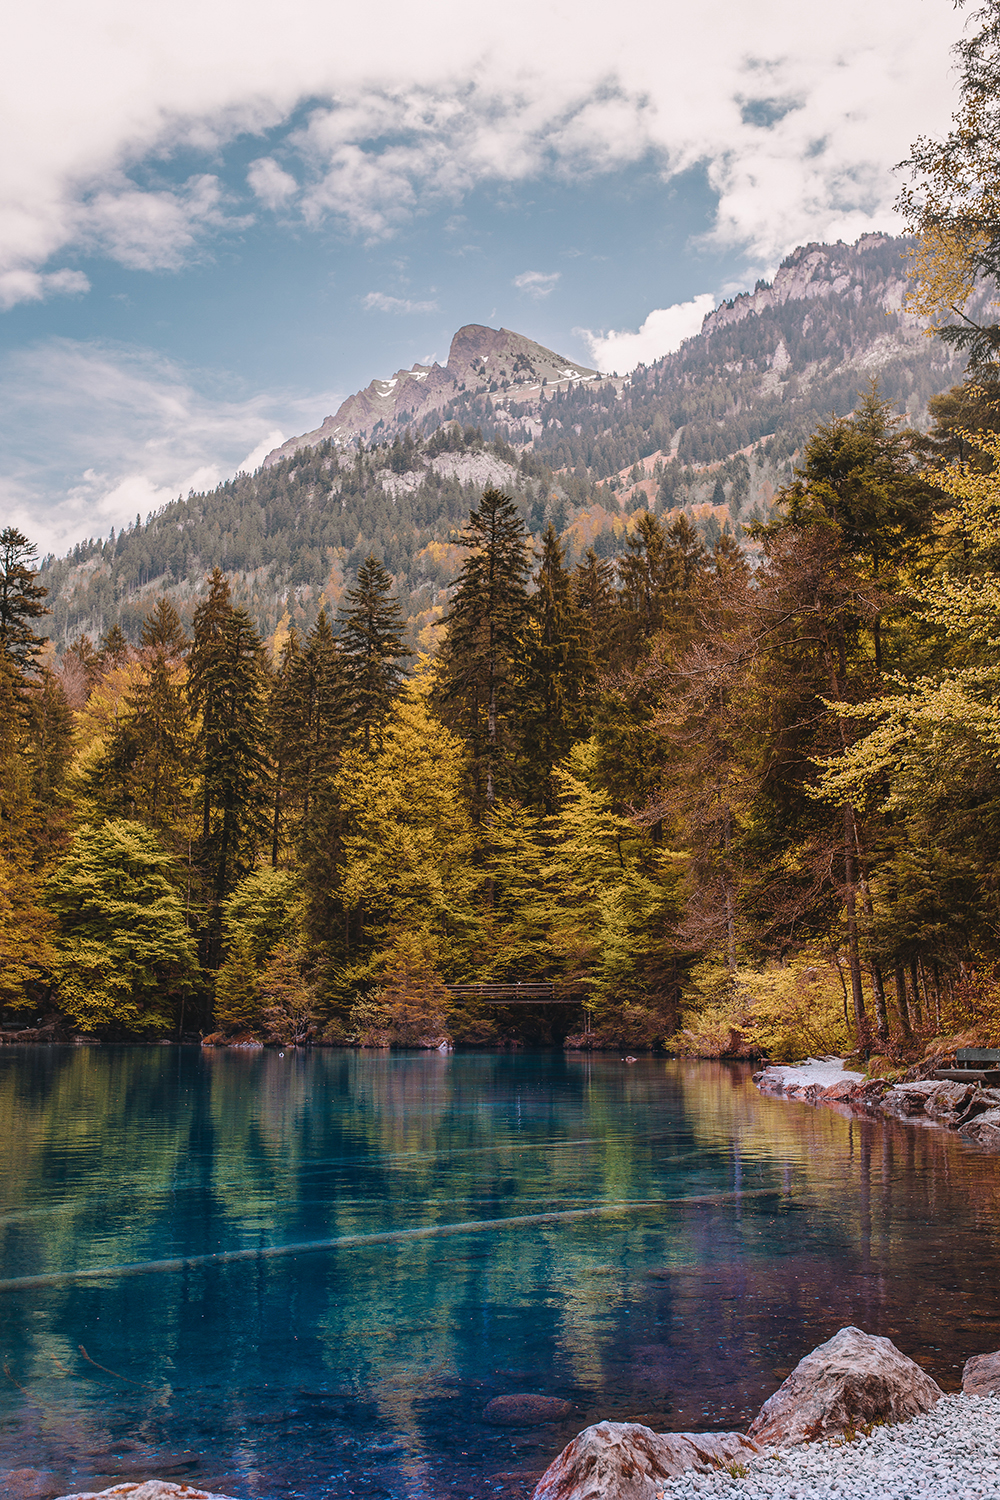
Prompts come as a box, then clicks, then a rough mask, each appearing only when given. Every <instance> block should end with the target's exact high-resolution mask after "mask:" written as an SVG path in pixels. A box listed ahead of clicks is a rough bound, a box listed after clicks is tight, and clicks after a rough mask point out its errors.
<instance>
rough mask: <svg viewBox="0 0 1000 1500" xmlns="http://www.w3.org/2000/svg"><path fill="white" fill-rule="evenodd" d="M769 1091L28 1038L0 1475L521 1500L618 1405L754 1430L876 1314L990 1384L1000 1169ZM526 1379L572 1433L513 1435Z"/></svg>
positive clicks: (17, 1137)
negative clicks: (834, 1340) (500, 1399)
mask: <svg viewBox="0 0 1000 1500" xmlns="http://www.w3.org/2000/svg"><path fill="white" fill-rule="evenodd" d="M750 1071H751V1070H750V1069H749V1068H748V1067H745V1066H741V1065H732V1066H727V1065H723V1064H713V1063H697V1062H684V1061H674V1060H665V1059H654V1058H642V1059H640V1060H639V1061H638V1062H637V1063H635V1064H630V1065H627V1064H625V1063H624V1062H622V1061H621V1060H619V1059H618V1058H617V1057H603V1056H599V1057H587V1056H582V1055H567V1056H563V1055H560V1054H551V1053H545V1054H524V1053H490V1054H482V1053H459V1054H452V1055H450V1056H439V1055H438V1054H430V1055H428V1054H423V1053H403V1052H393V1053H382V1052H375V1053H371V1052H367V1053H364V1052H344V1051H317V1052H295V1051H288V1052H286V1053H285V1054H284V1055H281V1054H279V1053H277V1052H273V1051H268V1052H259V1051H257V1052H238V1051H224V1050H206V1051H204V1052H202V1051H201V1050H200V1049H198V1048H190V1047H166V1046H164V1047H133V1048H127V1047H122V1048H107V1049H105V1048H18V1047H5V1048H3V1049H2V1050H0V1119H2V1129H3V1133H4V1138H5V1141H6V1151H5V1153H4V1163H3V1166H2V1182H3V1192H2V1199H0V1233H2V1247H3V1255H2V1266H0V1277H2V1280H0V1355H2V1369H3V1380H2V1383H0V1390H2V1395H0V1468H21V1467H24V1466H30V1467H33V1468H36V1469H40V1470H44V1471H46V1472H47V1474H48V1475H49V1476H50V1477H49V1479H48V1480H47V1487H48V1489H49V1490H50V1492H51V1493H52V1494H57V1493H63V1492H65V1491H69V1490H83V1489H100V1488H102V1487H104V1486H107V1485H110V1484H112V1483H115V1482H118V1481H121V1480H123V1479H130V1478H140V1477H146V1476H152V1475H156V1476H160V1477H166V1478H174V1479H177V1480H184V1481H187V1482H189V1483H191V1484H195V1485H197V1486H199V1487H200V1488H204V1489H213V1490H218V1491H221V1492H223V1493H227V1494H231V1495H235V1496H247V1497H256V1496H261V1497H266V1496H274V1497H277V1500H282V1497H292V1496H304V1497H309V1500H313V1497H315V1500H320V1497H322V1496H337V1497H339V1496H358V1497H360V1496H381V1495H392V1496H406V1497H412V1500H424V1497H427V1500H430V1497H434V1500H438V1497H456V1500H458V1497H462V1500H465V1497H468V1496H474V1497H476V1500H478V1497H480V1496H489V1495H499V1496H507V1497H521V1496H525V1495H528V1494H530V1491H531V1488H532V1487H533V1483H534V1478H535V1476H537V1474H538V1473H540V1471H541V1470H542V1469H543V1468H544V1467H545V1465H546V1464H547V1463H548V1462H549V1460H550V1459H551V1458H552V1457H553V1456H554V1455H555V1454H556V1453H557V1452H558V1451H559V1449H560V1448H561V1447H562V1446H563V1444H564V1443H565V1442H567V1441H568V1440H569V1439H570V1438H571V1437H572V1436H573V1434H574V1433H576V1432H577V1431H578V1430H579V1429H580V1428H581V1427H583V1426H585V1425H586V1424H587V1423H589V1422H593V1421H597V1420H600V1419H601V1418H604V1417H607V1418H614V1419H619V1420H622V1419H633V1420H639V1421H642V1422H645V1423H647V1424H648V1425H649V1426H651V1427H654V1428H656V1429H657V1430H661V1431H667V1430H671V1429H673V1430H684V1429H693V1428H694V1429H696V1428H716V1429H721V1428H729V1427H734V1426H740V1425H743V1424H745V1423H746V1422H748V1421H749V1420H750V1418H751V1417H752V1416H753V1415H754V1414H755V1413H756V1411H757V1409H758V1407H759V1406H760V1404H761V1402H762V1401H763V1400H764V1399H765V1397H766V1396H768V1395H769V1394H770V1393H771V1392H772V1391H773V1390H774V1389H775V1387H776V1386H777V1385H778V1384H779V1383H780V1381H781V1380H782V1379H783V1378H784V1376H785V1375H786V1374H787V1373H788V1371H789V1370H790V1369H791V1368H792V1366H793V1365H794V1364H795V1363H796V1361H797V1360H798V1359H799V1358H800V1357H801V1356H802V1355H803V1354H805V1353H806V1352H807V1351H808V1350H809V1349H811V1348H813V1347H814V1346H815V1345H816V1344H818V1343H820V1342H821V1341H822V1340H824V1339H826V1338H828V1337H829V1336H830V1335H831V1334H832V1333H834V1332H835V1331H836V1330H837V1328H839V1327H841V1326H842V1325H843V1324H845V1323H856V1324H858V1325H859V1326H860V1327H862V1328H864V1329H866V1330H867V1331H869V1332H871V1333H882V1334H887V1335H889V1337H891V1338H892V1339H893V1340H894V1341H895V1342H896V1343H897V1344H898V1345H899V1346H900V1348H902V1349H903V1350H904V1351H905V1352H906V1353H907V1354H910V1355H912V1357H913V1358H915V1359H916V1360H917V1361H918V1362H919V1363H921V1364H922V1365H923V1366H924V1367H925V1368H926V1369H928V1370H929V1371H930V1372H931V1373H932V1374H933V1375H934V1376H935V1377H936V1378H937V1379H938V1381H939V1382H940V1383H941V1384H942V1385H943V1386H944V1387H945V1388H946V1389H957V1388H958V1385H959V1383H960V1372H961V1366H962V1363H963V1361H964V1359H965V1358H966V1357H967V1356H968V1355H970V1354H976V1353H981V1352H983V1351H985V1350H989V1349H996V1348H1000V1275H998V1273H1000V1159H998V1158H996V1157H990V1156H985V1155H981V1154H979V1153H978V1152H977V1151H976V1150H975V1149H974V1148H972V1147H970V1146H966V1145H965V1144H963V1143H962V1142H960V1141H959V1140H958V1139H957V1138H955V1137H954V1136H951V1135H949V1134H948V1133H946V1132H944V1131H935V1130H930V1129H927V1128H920V1127H918V1126H911V1125H905V1124H901V1123H894V1122H883V1121H874V1120H871V1121H869V1120H860V1119H848V1118H844V1117H842V1116H841V1115H840V1114H838V1113H837V1112H835V1111H834V1110H831V1109H820V1110H815V1109H812V1108H810V1107H809V1106H807V1105H803V1104H798V1103H788V1102H782V1101H779V1100H771V1099H765V1098H762V1097H761V1096H760V1095H759V1094H758V1093H757V1091H756V1090H755V1089H754V1087H753V1085H752V1082H751V1079H750ZM87 1273H93V1274H87ZM518 1392H537V1393H541V1394H544V1395H552V1396H558V1397H562V1398H564V1399H565V1400H567V1401H568V1402H570V1403H571V1404H572V1411H571V1414H570V1415H569V1416H568V1417H567V1418H566V1419H565V1420H564V1421H560V1422H558V1423H554V1424H550V1425H548V1426H542V1427H536V1428H501V1427H494V1426H491V1425H490V1424H489V1423H488V1422H487V1421H486V1420H485V1419H484V1416H483V1411H484V1408H485V1407H486V1405H487V1403H488V1402H489V1401H490V1400H491V1399H492V1398H493V1397H494V1396H498V1395H505V1394H510V1393H518ZM42 1487H43V1488H44V1487H45V1485H43V1486H42Z"/></svg>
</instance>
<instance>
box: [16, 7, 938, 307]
mask: <svg viewBox="0 0 1000 1500" xmlns="http://www.w3.org/2000/svg"><path fill="white" fill-rule="evenodd" d="M963 18H964V17H963V13H962V12H959V13H958V14H956V13H955V11H954V9H953V7H952V5H951V0H884V3H883V4H881V5H879V6H873V5H871V4H870V0H842V3H840V4H839V5H836V6H827V7H825V8H820V9H817V8H816V7H815V6H803V5H802V4H801V0H756V3H755V4H754V5H747V4H745V3H742V0H702V4H700V5H699V6H697V7H694V6H691V5H689V4H687V3H685V4H683V5H682V4H681V3H680V0H664V3H662V4H661V5H658V6H655V7H654V6H651V5H650V4H649V0H620V3H619V4H618V5H615V6H613V7H608V6H607V5H606V4H604V3H603V0H579V4H578V5H577V7H576V9H575V11H574V15H573V23H572V25H571V26H570V25H567V22H566V13H565V9H564V7H563V6H561V5H557V4H555V3H551V0H550V3H549V4H548V5H544V4H543V5H541V6H540V5H539V4H538V3H537V0H509V3H508V4H507V5H506V6H504V8H503V10H502V12H500V11H497V10H496V8H495V7H494V8H489V7H485V8H483V7H480V8H479V9H478V10H472V11H470V10H469V7H468V6H467V4H465V3H464V0H434V3H433V6H432V15H431V20H432V21H433V24H428V19H429V18H428V13H427V11H426V9H423V10H422V9H420V8H419V7H414V6H413V5H412V3H411V0H382V4H381V5H380V8H379V11H378V24H372V20H371V14H370V12H367V11H365V10H364V9H363V8H355V9H354V10H353V11H351V10H350V9H349V8H346V7H344V6H340V5H330V4H329V3H328V0H284V4H283V6H282V12H281V22H280V25H276V24H275V12H274V6H273V3H271V0H245V3H244V4H243V5H242V6H241V7H240V12H239V20H238V24H234V23H233V10H232V5H231V3H230V0H173V3H172V4H171V5H170V6H136V5H135V3H134V0H93V3H91V4H89V5H86V6H80V5H79V4H74V3H72V0H39V3H37V4H35V5H32V6H21V7H19V8H17V10H16V12H15V13H14V14H13V16H12V17H11V18H10V19H9V21H8V24H7V27H6V30H5V36H4V51H3V56H2V59H0V97H2V98H3V100H4V128H3V130H2V131H0V274H7V275H10V274H11V273H15V274H16V275H21V276H23V277H24V279H22V280H21V281H17V280H15V281H9V282H7V283H6V286H7V295H8V296H12V295H14V293H16V291H17V289H18V288H19V287H20V288H22V289H23V295H24V296H26V297H37V296H38V295H45V289H46V283H44V282H43V283H38V282H36V281H33V280H32V279H31V277H32V275H33V274H36V273H38V274H43V275H44V274H53V273H55V274H58V273H59V272H60V270H61V269H62V267H60V266H59V265H53V260H54V259H55V258H56V257H60V256H62V257H67V256H70V255H72V254H73V253H74V252H75V251H76V250H77V249H79V248H85V249H87V250H88V251H89V252H91V253H93V252H94V251H97V252H100V253H103V254H106V255H109V256H111V257H113V258H115V259H117V260H119V261H122V262H123V263H124V264H126V265H129V266H137V267H150V268H153V267H156V268H163V267H167V268H169V267H173V266H176V265H178V264H180V263H181V262H182V261H183V260H184V259H185V258H186V257H189V256H191V255H192V254H194V253H197V248H198V246H199V245H200V244H201V243H202V242H203V241H204V239H205V237H206V236H211V235H212V234H214V233H218V232H219V231H220V230H223V229H224V228H225V226H226V224H227V223H229V222H231V221H230V220H229V218H228V217H227V214H228V212H229V210H227V209H226V207H225V205H224V203H223V201H222V198H221V196H220V193H219V190H218V184H217V181H216V175H215V174H216V173H217V172H218V171H219V170H220V168H219V165H218V163H219V159H220V153H224V151H225V148H226V147H227V146H228V145H229V144H230V143H232V142H234V141H235V140H236V139H237V137H238V136H240V135H247V134H250V135H251V136H256V137H259V138H263V134H264V132H265V131H267V132H270V136H269V140H268V148H273V149H274V150H275V151H278V152H279V154H280V155H281V157H282V160H283V161H285V163H286V166H287V167H288V168H290V169H291V170H290V171H289V170H286V168H284V167H279V166H278V165H277V163H276V162H275V160H274V158H273V157H271V156H263V157H261V158H259V160H258V161H256V162H254V163H253V165H252V166H251V168H250V170H249V173H248V181H249V186H250V190H251V191H252V194H253V202H254V204H255V205H256V206H257V211H264V212H266V211H270V210H281V211H282V212H283V213H287V212H288V210H289V206H290V205H291V204H292V203H293V200H296V194H297V193H298V194H299V196H298V199H297V201H298V203H299V204H300V211H301V214H302V215H303V218H304V221H305V222H306V223H307V224H313V225H319V224H323V223H325V222H327V221H329V220H333V221H336V222H339V223H340V224H341V225H343V226H345V227H346V228H348V229H349V230H351V231H352V232H356V233H360V234H362V235H364V236H367V237H372V238H378V237H382V236H385V235H387V234H391V233H392V232H393V231H394V230H395V229H396V228H398V227H399V226H400V225H401V224H402V223H404V222H405V220H406V219H407V218H408V217H409V216H410V215H412V214H414V213H418V212H419V211H420V210H421V209H422V208H424V207H425V206H427V205H429V204H433V203H435V202H440V201H452V200H453V201H455V202H458V200H460V199H461V197H462V195H463V194H464V193H466V192H467V191H468V190H469V189H470V188H471V187H472V186H474V185H477V184H482V183H484V182H495V183H500V182H505V181H508V182H510V181H520V180H524V179H527V178H532V177H538V178H544V177H550V178H551V177H556V178H563V179H578V178H579V177H580V176H581V175H586V174H588V173H593V172H606V171H609V170H614V169H615V168H618V167H620V166H622V165H624V164H627V163H629V162H635V161H638V160H639V159H641V158H644V157H647V156H651V157H652V159H654V160H655V161H657V162H658V163H659V167H660V170H661V171H662V173H663V175H664V178H665V179H669V177H670V176H671V175H672V174H674V173H676V172H678V171H680V170H683V169H685V168H688V167H692V166H695V165H698V164H702V165H703V166H704V168H705V170H706V171H707V173H708V176H709V179H710V181H711V183H712V185H713V187H714V188H715V190H716V192H717V194H718V197H719V205H718V213H717V217H716V222H715V225H714V227H713V228H712V230H711V232H710V238H712V239H713V240H714V241H715V242H717V243H721V244H725V245H727V246H737V247H740V248H742V249H744V250H745V252H746V254H747V256H748V257H749V259H750V260H751V262H752V263H753V264H754V265H755V266H759V267H760V268H762V269H767V268H770V267H772V266H773V265H774V264H775V263H776V262H777V260H778V259H780V257H781V255H782V254H783V253H785V252H786V251H787V250H788V249H790V248H791V247H793V246H794V245H795V244H797V243H800V242H802V241H804V240H808V239H821V238H827V237H829V236H830V235H832V234H833V233H834V232H841V233H844V234H845V235H849V236H851V237H854V236H855V235H857V234H858V233H860V232H861V231H863V230H865V229H868V228H872V227H884V226H885V225H886V224H887V222H888V221H889V213H890V208H891V204H892V201H893V199H894V197H895V184H894V182H893V179H892V177H891V173H890V168H891V166H892V164H893V163H894V162H896V161H898V160H899V159H900V158H902V157H904V156H905V155H906V154H907V148H908V146H909V144H910V142H911V141H912V140H913V139H914V138H915V137H916V135H918V134H919V133H921V132H923V133H936V132H940V131H941V130H943V129H944V128H946V127H947V124H948V119H949V115H950V111H951V108H952V107H953V93H952V86H951V81H950V78H949V74H948V50H947V49H948V47H949V45H950V43H951V42H952V41H954V40H955V39H956V38H957V36H958V35H959V34H960V31H961V27H962V24H963ZM310 101H313V104H312V108H311V113H310V114H309V115H308V117H307V119H306V120H305V122H304V123H303V122H302V121H301V116H300V115H297V113H296V112H297V111H300V110H301V108H302V107H303V105H307V104H308V103H309V102H310ZM315 101H319V102H315ZM786 106H793V107H788V108H787V109H786ZM782 110H785V112H784V113H782ZM181 149H183V151H184V152H185V159H186V160H187V159H190V158H191V157H192V155H193V156H194V157H198V156H199V155H200V158H201V163H200V164H201V166H202V167H203V169H204V170H203V171H202V172H201V173H200V174H198V175H196V176H194V177H192V178H191V179H190V181H189V182H188V183H187V184H186V185H184V186H183V187H181V188H177V187H175V186H172V185H171V184H169V183H166V184H165V183H164V180H163V176H162V172H161V171H159V169H160V168H164V169H165V167H166V166H167V165H169V158H170V156H171V153H173V152H176V151H178V150H181ZM158 173H159V175H158ZM293 173H294V174H295V175H294V176H293ZM299 182H301V189H299V188H298V187H297V186H296V184H297V183H299ZM233 212H235V210H233ZM40 288H41V290H40ZM48 289H49V290H53V291H54V290H58V287H57V286H56V285H55V284H54V283H53V284H51V285H49V287H48Z"/></svg>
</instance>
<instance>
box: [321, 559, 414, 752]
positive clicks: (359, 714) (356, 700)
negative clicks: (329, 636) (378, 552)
mask: <svg viewBox="0 0 1000 1500" xmlns="http://www.w3.org/2000/svg"><path fill="white" fill-rule="evenodd" d="M392 588H393V584H392V577H391V575H390V574H389V573H388V572H387V571H386V569H385V568H384V567H383V566H382V564H381V563H380V562H379V560H378V558H377V557H375V556H369V558H368V560H367V562H364V563H362V565H361V568H360V569H359V571H358V586H357V588H354V589H350V590H349V591H348V594H347V605H348V607H347V610H346V612H345V613H344V614H343V615H341V617H340V622H339V623H340V641H341V648H342V650H343V653H344V659H345V663H346V666H347V673H348V678H349V680H350V684H351V696H352V699H353V704H354V718H355V726H356V730H357V732H358V733H359V734H360V735H361V738H362V740H363V742H364V747H365V750H366V751H367V750H370V749H371V743H372V738H373V736H377V734H378V731H379V729H380V728H381V726H382V724H383V723H384V722H385V718H386V715H387V714H388V712H389V709H390V707H391V705H392V700H393V698H394V697H395V696H396V694H397V693H398V692H399V689H400V685H401V684H402V681H403V669H402V666H401V665H400V663H401V662H402V661H404V660H405V658H406V657H407V656H412V655H413V653H412V651H411V650H410V649H409V647H408V646H405V645H404V644H403V611H402V609H401V608H400V606H399V603H398V602H397V600H395V599H394V598H392Z"/></svg>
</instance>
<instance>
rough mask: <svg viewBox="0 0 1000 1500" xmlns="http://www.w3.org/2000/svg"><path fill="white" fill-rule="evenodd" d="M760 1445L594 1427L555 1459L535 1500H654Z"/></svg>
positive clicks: (736, 1437)
mask: <svg viewBox="0 0 1000 1500" xmlns="http://www.w3.org/2000/svg"><path fill="white" fill-rule="evenodd" d="M756 1452H757V1445H756V1444H755V1443H753V1442H751V1441H750V1440H749V1439H748V1438H745V1437H744V1436H743V1434H742V1432H653V1431H652V1429H651V1428H649V1427H643V1426H642V1425H641V1424H640V1423H639V1422H596V1423H595V1424H594V1426H593V1427H585V1428H584V1430H583V1432H581V1433H578V1434H577V1436H576V1437H575V1438H574V1439H573V1441H572V1442H571V1443H567V1445H566V1447H565V1448H564V1449H563V1451H562V1452H561V1453H560V1454H559V1456H558V1458H555V1459H553V1461H552V1462H551V1463H550V1464H549V1467H548V1468H547V1469H546V1470H545V1473H544V1474H543V1475H542V1477H541V1479H540V1480H539V1481H538V1484H537V1485H536V1487H535V1492H534V1494H533V1495H532V1497H531V1500H656V1496H657V1491H658V1489H659V1488H660V1486H661V1485H662V1483H663V1481H664V1480H665V1479H674V1478H676V1476H677V1475H678V1474H683V1473H684V1472H685V1470H687V1469H694V1470H696V1471H697V1472H698V1473H699V1474H707V1473H708V1472H709V1471H710V1470H712V1469H717V1468H720V1467H721V1466H722V1465H723V1464H728V1463H734V1462H737V1463H739V1462H744V1461H745V1460H746V1459H747V1458H751V1457H752V1456H753V1455H754V1454H755V1453H756Z"/></svg>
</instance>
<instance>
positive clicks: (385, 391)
mask: <svg viewBox="0 0 1000 1500" xmlns="http://www.w3.org/2000/svg"><path fill="white" fill-rule="evenodd" d="M599 379H600V376H599V375H598V372H597V371H596V370H588V369H587V368H586V366H585V365H578V364H576V362H575V361H574V360H571V359H565V358H564V357H563V356H562V355H561V354H553V352H552V350H551V349H544V348H543V347H542V345H541V344H536V343H535V342H534V340H533V339H528V338H525V337H524V336H523V334H520V333H511V331H510V329H508V328H484V327H483V326H482V325H481V324H479V323H467V324H466V326H465V327H464V328H460V329H459V330H458V332H457V333H456V335H455V337H454V338H453V339H452V341H451V349H450V350H449V352H448V362H447V364H445V365H438V364H433V365H414V366H413V367H412V369H409V370H397V371H396V373H395V375H393V376H392V378H391V379H390V380H373V381H372V383H371V384H370V385H368V386H366V387H365V389H364V390H363V391H359V392H358V393H357V395H355V396H348V398H347V400H346V401H345V402H344V403H343V405H342V406H341V407H340V409H339V410H338V411H337V412H335V413H334V415H333V416H332V417H327V418H326V420H325V421H324V422H323V423H322V425H321V426H319V427H317V428H316V430H315V432H307V433H304V434H303V436H302V437H297V438H290V439H289V441H288V442H287V443H283V444H282V445H281V447H280V448H275V449H274V451H273V452H272V453H269V454H268V455H267V457H266V458H265V460H264V467H265V468H269V467H270V466H271V465H272V464H275V463H279V462H280V461H281V459H283V458H290V457H291V455H292V454H293V453H297V452H298V451H299V449H300V448H312V447H315V445H316V444H317V443H323V442H326V441H327V440H328V439H329V440H331V441H333V442H335V443H350V442H351V441H353V440H354V439H356V438H366V439H369V440H373V439H377V438H378V437H379V436H380V435H382V436H389V435H391V434H392V433H394V432H399V431H401V430H402V429H403V428H405V427H409V426H412V425H414V424H418V423H424V422H426V420H427V419H428V418H431V419H433V418H434V417H435V416H436V415H437V414H438V413H439V412H440V411H441V410H442V408H443V407H445V406H446V405H447V404H448V403H449V402H454V401H455V400H460V399H461V396H462V394H463V393H464V392H466V391H469V392H472V393H474V394H476V395H487V396H488V395H490V394H491V393H494V392H496V393H498V394H499V393H503V394H504V397H506V395H507V393H513V394H514V395H516V396H518V397H520V398H521V399H525V400H530V399H531V397H532V396H535V395H537V394H538V393H540V392H541V391H542V390H543V389H544V388H545V387H551V388H552V389H553V390H556V389H565V388H566V387H567V386H568V385H570V384H572V383H574V382H576V381H581V380H583V381H587V380H599Z"/></svg>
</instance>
